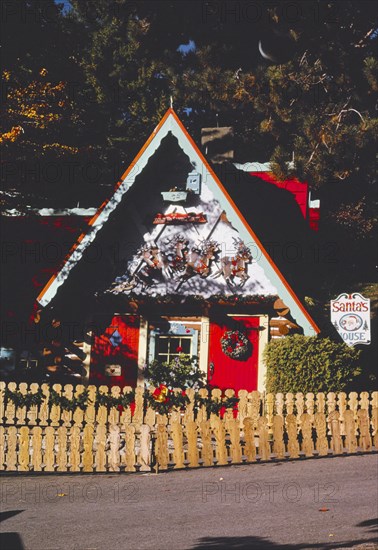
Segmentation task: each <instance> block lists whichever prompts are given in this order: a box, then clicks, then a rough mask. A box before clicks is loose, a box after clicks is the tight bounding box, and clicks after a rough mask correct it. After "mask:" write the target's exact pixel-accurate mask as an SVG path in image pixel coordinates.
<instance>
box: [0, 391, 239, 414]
mask: <svg viewBox="0 0 378 550" xmlns="http://www.w3.org/2000/svg"><path fill="white" fill-rule="evenodd" d="M46 398H47V396H46V395H45V394H44V393H43V391H42V389H41V388H39V389H38V391H37V392H36V393H27V394H25V395H24V394H22V393H21V392H20V391H11V390H9V389H8V388H5V390H4V401H5V403H8V402H12V403H14V405H15V406H16V407H27V408H30V407H31V406H35V405H36V406H39V405H41V404H42V403H43V401H44V400H45V399H46ZM238 402H239V398H238V397H226V396H224V397H222V398H220V399H215V400H214V399H212V398H211V396H209V397H200V396H199V394H198V393H196V394H195V396H194V414H195V415H196V414H197V413H198V411H199V410H200V409H201V407H203V406H205V407H206V411H207V413H208V415H210V414H211V413H213V414H219V413H221V414H222V410H223V411H224V410H225V409H233V410H235V408H236V407H237V404H238ZM134 403H135V390H132V391H130V392H128V393H125V394H122V395H120V396H119V397H114V396H112V395H107V394H104V393H100V392H99V390H97V393H96V398H95V407H96V408H98V407H99V406H105V407H107V408H108V409H111V408H113V407H115V408H117V409H118V410H120V411H122V410H124V409H126V408H127V407H129V406H130V405H131V406H132V405H133V404H134ZM189 403H190V400H189V398H188V396H187V395H186V391H185V390H180V391H175V390H172V389H170V388H168V387H167V386H166V385H164V384H160V385H159V386H158V387H157V388H155V389H154V391H153V392H152V393H148V392H147V391H146V393H145V396H144V410H145V411H146V409H147V408H148V407H151V408H152V409H153V410H154V411H156V412H157V413H159V414H162V415H163V414H168V413H170V412H171V410H172V409H173V408H175V409H178V410H185V407H186V406H187V405H188V404H189ZM91 404H93V402H92V401H91V400H90V399H89V391H88V390H84V391H83V392H82V393H81V394H79V395H78V396H77V397H73V398H72V399H69V398H68V397H66V396H64V395H60V394H59V393H58V392H57V391H55V390H54V389H53V388H50V389H49V396H48V405H49V407H51V406H53V405H55V406H57V407H60V408H61V409H62V410H65V411H71V412H73V411H75V410H76V409H81V410H83V411H84V410H85V409H86V408H87V407H88V406H89V405H91Z"/></svg>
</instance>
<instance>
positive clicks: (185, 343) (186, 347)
mask: <svg viewBox="0 0 378 550" xmlns="http://www.w3.org/2000/svg"><path fill="white" fill-rule="evenodd" d="M181 347H182V353H186V354H189V353H190V339H189V338H181Z"/></svg>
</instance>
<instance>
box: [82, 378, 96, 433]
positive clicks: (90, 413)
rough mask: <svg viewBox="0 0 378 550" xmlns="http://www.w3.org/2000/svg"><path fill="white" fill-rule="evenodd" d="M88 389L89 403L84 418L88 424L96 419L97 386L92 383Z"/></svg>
mask: <svg viewBox="0 0 378 550" xmlns="http://www.w3.org/2000/svg"><path fill="white" fill-rule="evenodd" d="M87 390H88V404H87V408H86V409H85V413H84V420H85V422H87V423H88V424H94V422H95V421H96V408H95V403H96V393H97V388H96V386H92V385H91V386H88V388H87Z"/></svg>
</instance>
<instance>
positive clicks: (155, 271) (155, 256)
mask: <svg viewBox="0 0 378 550" xmlns="http://www.w3.org/2000/svg"><path fill="white" fill-rule="evenodd" d="M138 255H139V256H140V257H141V259H142V260H143V262H144V264H145V265H143V266H142V267H141V269H139V270H137V271H136V273H135V275H134V277H135V278H136V279H137V280H138V281H139V282H141V283H142V287H143V288H147V287H149V286H151V285H152V284H153V283H154V281H161V280H162V278H163V277H162V274H163V271H164V272H165V271H166V268H167V262H166V259H165V258H164V256H163V254H162V253H161V251H160V249H159V247H158V246H157V245H156V244H154V243H152V244H145V245H143V246H142V247H141V248H140V249H139V250H138Z"/></svg>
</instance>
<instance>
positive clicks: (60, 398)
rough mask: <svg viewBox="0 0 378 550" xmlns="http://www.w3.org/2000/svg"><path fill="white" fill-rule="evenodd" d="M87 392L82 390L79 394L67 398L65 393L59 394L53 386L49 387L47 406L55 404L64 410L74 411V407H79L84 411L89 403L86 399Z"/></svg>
mask: <svg viewBox="0 0 378 550" xmlns="http://www.w3.org/2000/svg"><path fill="white" fill-rule="evenodd" d="M88 396H89V392H88V390H84V391H83V393H81V394H79V395H78V396H77V397H73V398H72V399H68V397H66V396H65V395H60V394H59V393H58V392H57V391H55V390H54V389H53V388H50V397H49V406H50V407H51V406H52V405H56V406H58V407H60V408H61V409H63V410H64V411H71V412H73V411H75V410H76V409H81V410H82V411H85V409H86V408H87V406H88V405H89V404H90V403H91V401H90V400H89V399H88Z"/></svg>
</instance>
